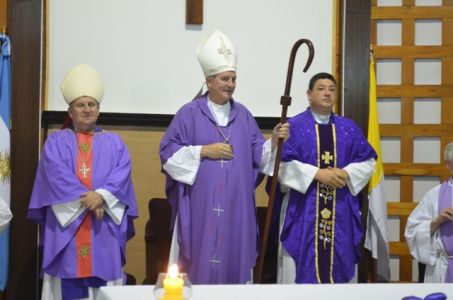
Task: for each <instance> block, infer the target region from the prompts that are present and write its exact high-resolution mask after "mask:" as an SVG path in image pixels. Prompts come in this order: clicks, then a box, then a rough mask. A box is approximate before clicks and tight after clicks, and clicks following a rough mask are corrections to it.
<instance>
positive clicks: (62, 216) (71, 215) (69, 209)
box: [51, 199, 86, 227]
mask: <svg viewBox="0 0 453 300" xmlns="http://www.w3.org/2000/svg"><path fill="white" fill-rule="evenodd" d="M51 208H52V211H53V213H54V214H55V216H56V217H57V220H58V223H60V225H61V226H62V227H66V226H68V225H69V224H71V223H72V222H73V221H74V220H75V219H77V218H78V217H79V216H80V215H81V214H82V213H83V212H84V211H85V209H86V208H85V207H83V205H82V204H80V199H76V200H73V201H69V202H65V203H61V204H53V205H52V206H51Z"/></svg>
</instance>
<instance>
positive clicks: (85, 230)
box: [75, 133, 93, 278]
mask: <svg viewBox="0 0 453 300" xmlns="http://www.w3.org/2000/svg"><path fill="white" fill-rule="evenodd" d="M77 145H78V154H77V168H76V174H77V177H78V178H79V179H80V182H82V184H83V185H84V186H86V187H87V188H88V190H90V191H91V190H92V189H93V187H92V176H91V174H92V171H91V165H92V163H91V162H92V151H91V148H92V146H93V134H92V133H88V134H87V133H77ZM91 226H92V215H91V213H90V212H87V214H86V215H85V218H84V219H83V221H82V224H80V226H79V228H78V229H77V232H76V235H75V240H76V249H77V251H76V253H77V278H83V277H90V276H92V275H93V264H92V245H91Z"/></svg>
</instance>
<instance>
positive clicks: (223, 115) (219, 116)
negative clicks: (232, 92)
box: [208, 95, 231, 126]
mask: <svg viewBox="0 0 453 300" xmlns="http://www.w3.org/2000/svg"><path fill="white" fill-rule="evenodd" d="M208 107H209V110H210V111H211V113H212V116H213V117H214V119H215V121H216V122H217V124H218V125H219V126H226V125H227V124H228V117H229V116H230V111H231V104H230V101H228V102H227V103H225V104H217V103H215V102H213V101H212V100H211V99H210V98H209V95H208Z"/></svg>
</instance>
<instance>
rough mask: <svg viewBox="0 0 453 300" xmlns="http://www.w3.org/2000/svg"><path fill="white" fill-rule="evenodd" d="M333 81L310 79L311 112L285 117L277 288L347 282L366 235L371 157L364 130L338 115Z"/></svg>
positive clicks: (329, 77)
mask: <svg viewBox="0 0 453 300" xmlns="http://www.w3.org/2000/svg"><path fill="white" fill-rule="evenodd" d="M336 91H337V87H336V81H335V78H334V77H333V76H332V75H331V74H328V73H319V74H316V75H314V76H313V77H312V78H311V80H310V83H309V88H308V91H307V96H308V101H309V105H310V107H309V108H308V109H307V110H306V111H304V112H302V113H300V114H298V115H296V116H295V117H292V118H290V119H289V121H288V123H289V124H290V137H289V139H288V140H287V141H286V143H284V145H283V151H282V163H281V166H280V172H279V184H280V191H279V192H281V193H279V194H280V196H281V197H280V199H278V200H280V201H276V203H277V205H276V207H277V206H278V207H279V208H280V242H281V244H280V247H279V259H278V268H277V270H278V273H277V280H278V282H279V283H340V282H349V281H350V280H351V279H352V278H353V277H354V274H355V264H356V263H357V262H358V261H359V259H360V257H361V250H360V241H361V239H362V237H363V230H362V225H361V216H360V204H359V201H358V198H357V194H358V193H359V192H360V191H361V190H362V189H363V188H364V187H365V185H366V184H367V183H368V180H369V178H370V176H371V175H372V172H373V170H374V164H375V158H376V153H375V151H374V150H373V148H372V147H371V146H370V145H369V144H368V142H367V140H366V139H365V137H364V135H363V133H362V131H361V129H360V128H359V127H358V126H357V125H356V124H355V123H354V122H353V121H352V120H349V119H347V118H344V117H341V116H338V115H335V114H334V113H333V112H332V107H333V105H334V103H335V99H336Z"/></svg>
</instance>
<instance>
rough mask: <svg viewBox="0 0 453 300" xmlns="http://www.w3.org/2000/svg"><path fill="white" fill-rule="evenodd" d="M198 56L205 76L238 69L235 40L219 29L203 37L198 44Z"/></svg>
mask: <svg viewBox="0 0 453 300" xmlns="http://www.w3.org/2000/svg"><path fill="white" fill-rule="evenodd" d="M197 58H198V61H199V62H200V65H201V68H202V69H203V73H204V76H205V77H209V76H213V75H216V74H219V73H222V72H225V71H236V51H235V49H234V45H233V42H231V40H230V38H229V37H228V36H226V35H225V34H224V33H223V32H221V31H219V30H215V31H214V32H213V33H211V34H210V35H209V36H206V37H205V38H203V40H202V41H201V42H200V44H199V45H198V49H197Z"/></svg>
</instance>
